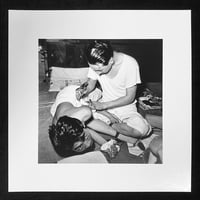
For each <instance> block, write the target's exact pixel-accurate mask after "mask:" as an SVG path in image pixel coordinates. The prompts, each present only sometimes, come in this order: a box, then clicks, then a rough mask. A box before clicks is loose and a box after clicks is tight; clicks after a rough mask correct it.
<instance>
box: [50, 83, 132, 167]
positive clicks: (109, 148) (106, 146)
mask: <svg viewBox="0 0 200 200" xmlns="http://www.w3.org/2000/svg"><path fill="white" fill-rule="evenodd" d="M77 88H78V86H74V85H71V86H67V87H65V88H64V89H63V90H61V91H60V92H59V93H58V95H57V97H56V100H55V102H54V104H53V105H52V107H51V111H50V112H51V114H52V116H53V120H52V125H51V126H50V127H49V137H50V140H51V142H52V145H53V147H54V149H55V151H56V152H57V154H59V155H60V156H61V157H63V158H65V159H63V160H61V161H59V163H63V162H65V163H67V162H70V163H72V162H73V163H76V162H78V163H83V162H90V163H93V162H94V163H96V162H97V163H108V162H110V159H112V158H114V157H115V156H116V154H117V153H118V152H119V150H120V148H119V145H118V143H117V141H116V139H115V138H116V137H117V138H118V139H120V140H122V141H127V140H128V141H131V139H132V138H129V137H127V136H123V135H122V134H120V133H118V132H117V131H116V130H114V129H113V128H112V127H111V126H109V125H108V124H107V123H105V122H104V121H102V120H99V119H94V118H93V113H94V112H92V110H91V109H90V108H89V107H88V106H86V105H87V102H88V100H89V99H88V98H91V99H92V100H94V99H98V98H100V95H99V94H98V90H97V91H94V93H91V95H90V96H88V97H87V98H85V99H82V100H77V97H76V90H77ZM103 118H104V117H103ZM105 119H106V117H105ZM105 119H104V120H105ZM106 120H107V119H106ZM97 132H100V133H104V134H107V135H109V136H111V137H113V139H112V140H110V141H106V140H105V139H104V138H103V137H102V136H101V135H99V134H98V133H97ZM95 143H97V144H98V145H100V150H99V151H94V149H95V145H94V144H95Z"/></svg>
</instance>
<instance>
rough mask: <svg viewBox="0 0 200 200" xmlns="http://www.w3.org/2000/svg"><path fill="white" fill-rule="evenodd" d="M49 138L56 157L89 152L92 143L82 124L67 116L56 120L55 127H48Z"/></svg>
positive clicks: (92, 145)
mask: <svg viewBox="0 0 200 200" xmlns="http://www.w3.org/2000/svg"><path fill="white" fill-rule="evenodd" d="M49 137H50V140H51V142H52V145H53V147H54V149H55V151H56V152H57V154H58V155H60V156H62V157H68V156H72V155H76V154H82V153H85V152H89V151H91V150H93V148H94V141H93V139H92V138H91V135H90V133H89V132H87V131H86V129H85V128H84V125H83V124H82V122H81V121H80V120H78V119H75V118H71V117H68V116H62V117H60V118H59V119H58V121H57V123H56V125H54V124H52V125H51V126H50V127H49Z"/></svg>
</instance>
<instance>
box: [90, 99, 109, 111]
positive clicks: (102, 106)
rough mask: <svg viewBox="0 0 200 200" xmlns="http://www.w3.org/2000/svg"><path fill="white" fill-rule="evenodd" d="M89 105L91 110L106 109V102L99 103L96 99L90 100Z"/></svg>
mask: <svg viewBox="0 0 200 200" xmlns="http://www.w3.org/2000/svg"><path fill="white" fill-rule="evenodd" d="M89 107H90V108H91V109H93V110H105V109H106V103H101V102H98V101H90V102H89Z"/></svg>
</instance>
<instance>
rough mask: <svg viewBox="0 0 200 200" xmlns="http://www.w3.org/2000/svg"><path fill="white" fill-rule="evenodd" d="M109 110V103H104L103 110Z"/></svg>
mask: <svg viewBox="0 0 200 200" xmlns="http://www.w3.org/2000/svg"><path fill="white" fill-rule="evenodd" d="M109 108H110V103H109V102H104V110H107V109H109Z"/></svg>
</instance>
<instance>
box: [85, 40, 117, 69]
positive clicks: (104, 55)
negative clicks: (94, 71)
mask: <svg viewBox="0 0 200 200" xmlns="http://www.w3.org/2000/svg"><path fill="white" fill-rule="evenodd" d="M112 56H113V49H112V47H111V45H110V42H109V41H106V40H94V41H92V42H91V43H90V44H89V45H88V47H87V50H86V57H87V61H88V63H90V64H96V63H101V64H103V65H107V64H108V62H109V60H110V58H111V57H112Z"/></svg>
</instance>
